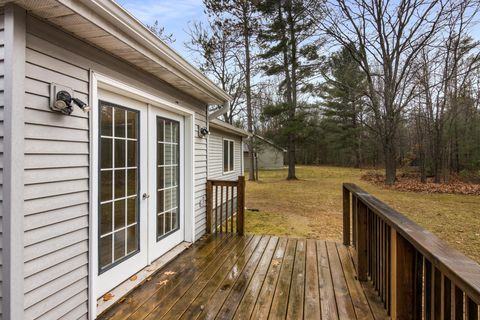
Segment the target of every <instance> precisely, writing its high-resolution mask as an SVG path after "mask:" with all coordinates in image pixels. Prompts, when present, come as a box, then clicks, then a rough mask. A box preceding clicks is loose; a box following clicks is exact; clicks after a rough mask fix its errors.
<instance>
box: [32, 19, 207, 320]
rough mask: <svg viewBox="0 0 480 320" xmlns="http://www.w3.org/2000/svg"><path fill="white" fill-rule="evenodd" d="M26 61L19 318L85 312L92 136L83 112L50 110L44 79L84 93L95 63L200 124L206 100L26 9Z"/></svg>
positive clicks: (202, 165) (200, 228)
mask: <svg viewBox="0 0 480 320" xmlns="http://www.w3.org/2000/svg"><path fill="white" fill-rule="evenodd" d="M72 48H74V51H73V50H72ZM25 67H26V72H25V172H24V177H25V216H24V229H25V234H24V241H25V245H24V246H25V248H24V261H25V265H24V274H25V281H24V295H25V296H24V305H25V319H37V318H43V319H55V318H59V317H62V316H65V315H68V317H69V318H72V319H73V318H87V316H88V313H87V312H88V276H89V275H88V262H89V252H88V250H89V227H90V226H89V214H90V212H89V207H90V203H89V192H90V190H89V181H90V179H91V176H90V172H91V171H90V170H91V168H89V164H90V157H91V156H92V155H91V154H90V141H91V139H96V137H91V134H90V130H91V125H92V124H91V119H90V118H89V114H88V113H87V114H85V113H83V112H82V111H81V110H80V109H79V108H76V109H75V111H74V113H73V114H72V115H71V116H64V115H59V114H57V113H54V112H51V111H50V109H49V95H50V93H49V84H50V83H51V82H54V83H58V84H60V85H65V86H68V87H71V88H73V89H74V91H75V95H76V96H77V97H79V98H80V99H81V100H83V101H89V98H90V97H89V94H90V90H91V89H90V82H89V81H90V76H89V72H90V70H94V71H96V72H99V73H102V74H104V75H106V76H109V77H112V78H115V79H117V80H119V81H122V82H125V83H128V84H129V85H132V86H135V87H138V88H140V89H142V90H144V91H146V92H148V93H151V94H155V95H158V96H161V97H162V98H164V99H167V100H170V101H172V102H178V104H179V105H181V106H184V107H187V108H189V109H192V110H194V111H195V113H196V114H195V119H196V122H195V124H196V125H199V126H200V127H205V126H206V113H205V112H206V111H205V105H204V104H203V103H201V102H199V101H197V100H195V99H193V98H191V97H189V96H187V95H185V94H183V93H181V92H180V91H178V90H176V89H174V88H173V87H171V86H169V85H167V84H165V83H164V82H161V81H159V80H157V79H155V78H153V77H150V76H148V75H145V73H144V72H142V71H140V70H138V69H136V68H134V67H131V66H130V65H129V64H127V63H124V62H123V61H120V60H117V59H115V58H114V57H112V56H111V55H107V54H105V53H103V52H102V51H100V50H97V49H95V48H93V47H91V46H89V45H87V44H85V43H83V42H81V41H80V40H78V39H76V38H74V37H72V36H69V35H67V34H65V33H64V32H62V31H60V30H58V29H56V28H54V27H52V26H50V25H47V24H46V23H44V22H41V21H39V20H37V19H36V18H34V17H31V16H28V17H27V35H26V66H25ZM194 142H195V196H194V197H195V235H196V238H199V237H200V236H201V235H202V234H203V233H204V232H205V207H204V205H203V204H204V203H205V201H204V199H205V191H206V179H207V143H206V139H201V138H195V141H194ZM187 214H188V213H187Z"/></svg>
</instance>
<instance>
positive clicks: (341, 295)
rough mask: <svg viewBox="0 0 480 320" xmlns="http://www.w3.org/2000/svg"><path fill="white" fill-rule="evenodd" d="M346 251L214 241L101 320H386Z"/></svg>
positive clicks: (253, 239)
mask: <svg viewBox="0 0 480 320" xmlns="http://www.w3.org/2000/svg"><path fill="white" fill-rule="evenodd" d="M369 288H370V286H369V285H368V284H365V283H361V282H359V281H358V280H357V279H356V274H355V268H354V264H353V260H352V257H351V255H350V252H349V249H348V248H347V247H346V246H344V245H343V244H340V243H334V242H325V241H320V240H305V239H293V238H278V237H270V236H259V235H255V236H252V235H247V236H237V235H232V234H230V235H228V234H223V235H218V236H207V237H205V238H204V239H202V240H201V241H198V242H197V243H195V244H194V245H193V246H192V247H190V248H189V249H188V250H186V251H185V252H184V253H182V254H181V255H180V256H178V257H177V258H176V259H174V260H173V261H171V262H170V263H169V264H167V265H166V266H165V267H164V268H163V269H161V270H160V271H159V272H157V273H156V274H153V275H152V276H151V277H150V278H148V279H147V281H146V282H144V283H143V284H142V285H141V286H139V287H138V288H137V289H135V290H134V291H133V292H131V293H130V294H129V295H127V296H126V297H125V298H124V299H121V300H120V302H119V303H117V304H116V305H114V306H113V307H112V308H111V309H109V310H107V311H106V312H105V313H104V314H102V315H101V316H100V317H99V319H213V318H216V319H267V318H269V319H285V318H288V319H385V318H387V316H386V313H385V311H384V308H383V305H381V304H380V303H379V302H378V298H377V295H376V294H375V293H374V292H373V290H370V289H369Z"/></svg>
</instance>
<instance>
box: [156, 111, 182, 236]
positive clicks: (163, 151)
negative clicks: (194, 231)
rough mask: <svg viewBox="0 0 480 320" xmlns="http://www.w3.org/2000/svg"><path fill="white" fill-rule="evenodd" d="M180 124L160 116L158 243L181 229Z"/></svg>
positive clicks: (158, 124)
mask: <svg viewBox="0 0 480 320" xmlns="http://www.w3.org/2000/svg"><path fill="white" fill-rule="evenodd" d="M179 139H180V125H179V122H177V121H173V120H169V119H165V118H161V117H157V140H156V142H157V143H156V148H157V207H156V209H157V210H156V214H157V219H156V220H157V241H158V240H160V239H161V238H164V237H166V236H167V235H169V234H170V233H173V232H174V231H176V230H178V229H179V214H180V210H179V204H180V174H179V169H180V143H179V141H180V140H179Z"/></svg>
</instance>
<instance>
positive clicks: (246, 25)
mask: <svg viewBox="0 0 480 320" xmlns="http://www.w3.org/2000/svg"><path fill="white" fill-rule="evenodd" d="M243 40H244V45H245V98H246V104H247V130H248V132H250V134H252V135H253V113H252V86H251V74H250V73H251V57H250V28H249V23H248V6H247V5H246V4H245V5H244V7H243ZM253 152H254V150H253V136H251V137H250V139H248V154H249V162H250V170H248V180H250V181H255V172H254V171H253V168H254V163H255V159H254V158H253V157H254V155H253Z"/></svg>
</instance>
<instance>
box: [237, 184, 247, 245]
mask: <svg viewBox="0 0 480 320" xmlns="http://www.w3.org/2000/svg"><path fill="white" fill-rule="evenodd" d="M244 221H245V177H244V176H240V177H238V186H237V232H238V235H240V236H243V234H244V228H245V226H244Z"/></svg>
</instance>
